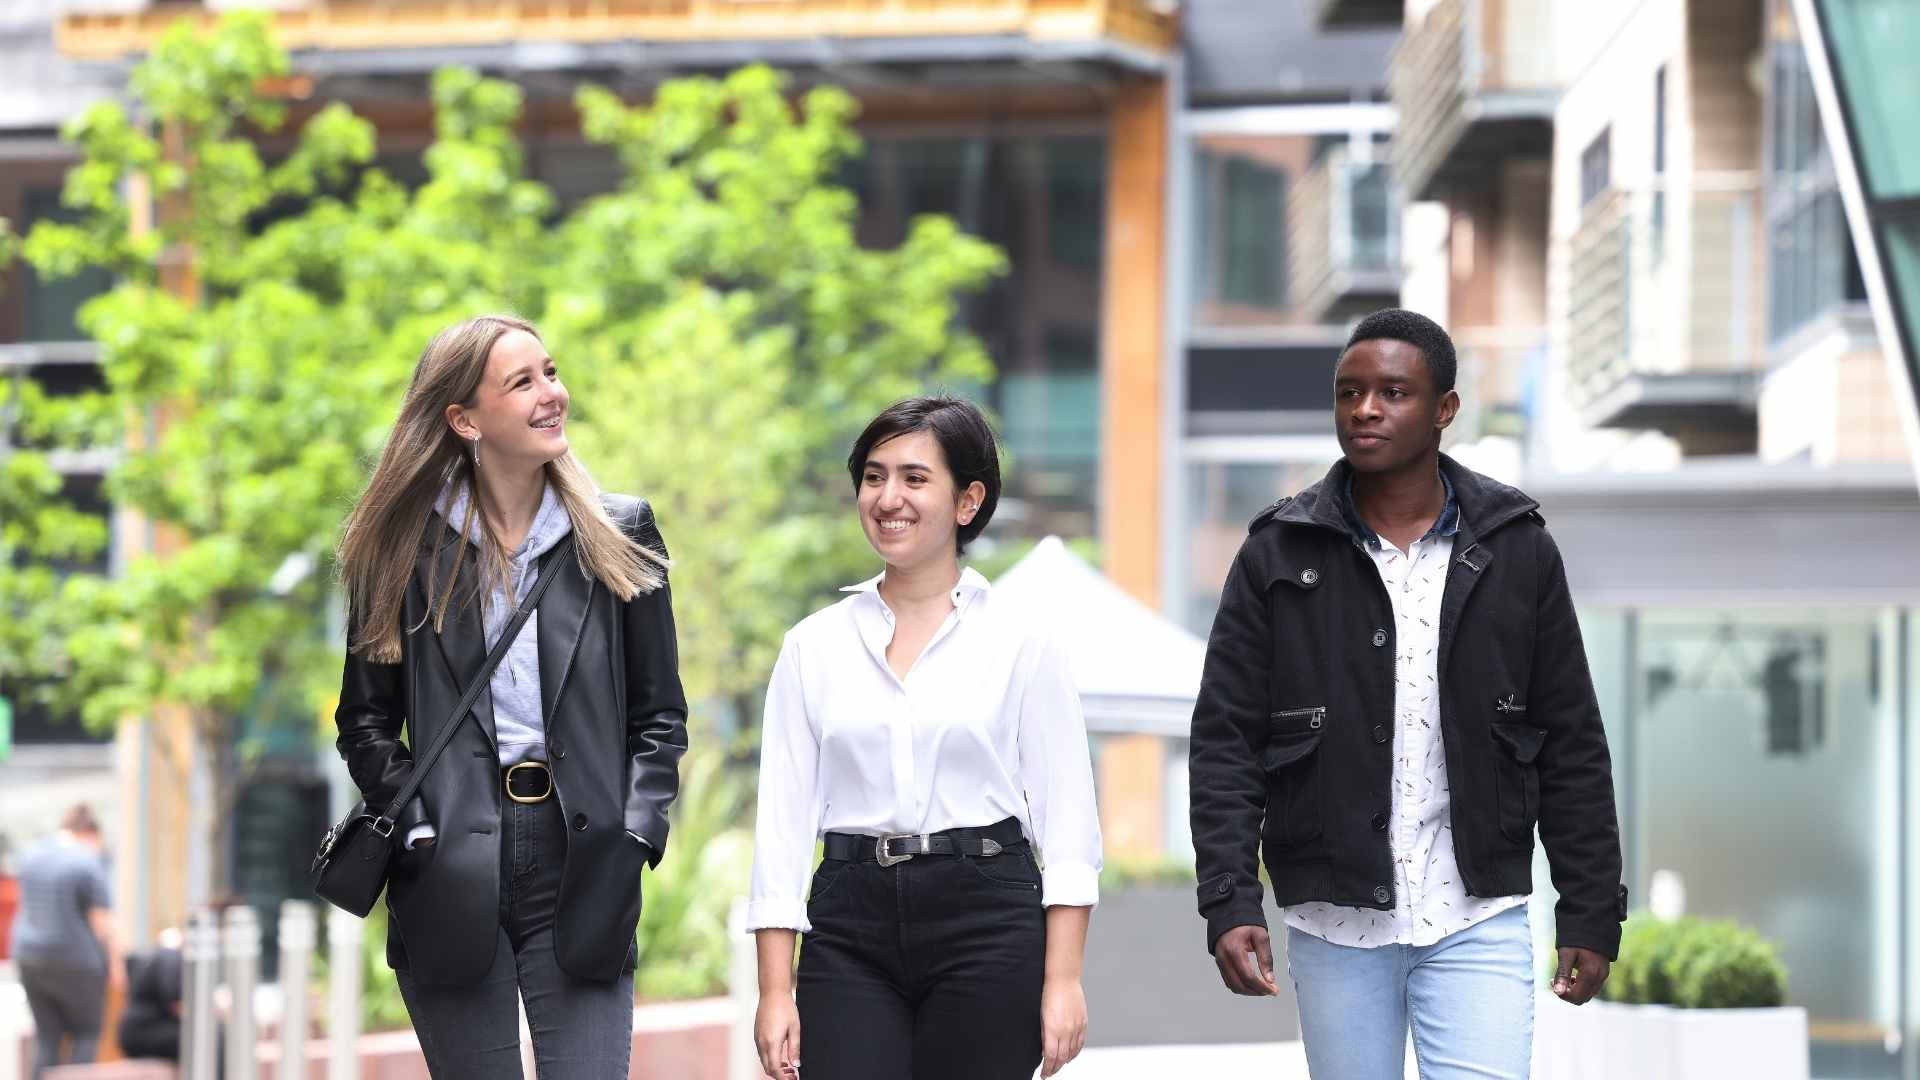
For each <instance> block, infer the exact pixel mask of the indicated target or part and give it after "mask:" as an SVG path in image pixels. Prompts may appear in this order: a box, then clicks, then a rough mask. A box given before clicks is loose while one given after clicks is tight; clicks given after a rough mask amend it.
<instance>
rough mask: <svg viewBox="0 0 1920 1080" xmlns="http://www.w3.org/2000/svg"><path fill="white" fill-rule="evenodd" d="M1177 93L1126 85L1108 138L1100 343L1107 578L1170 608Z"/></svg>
mask: <svg viewBox="0 0 1920 1080" xmlns="http://www.w3.org/2000/svg"><path fill="white" fill-rule="evenodd" d="M1168 108H1169V103H1168V101H1167V85H1166V83H1164V82H1162V81H1160V80H1157V79H1156V80H1152V81H1144V80H1143V81H1138V82H1129V83H1126V84H1123V85H1122V86H1121V87H1120V89H1119V91H1118V93H1117V94H1116V96H1115V98H1114V101H1113V111H1112V112H1111V114H1110V115H1109V120H1108V136H1107V221H1106V254H1105V258H1106V265H1105V268H1104V277H1105V293H1106V296H1105V310H1104V312H1103V313H1102V316H1101V341H1100V495H1099V498H1100V506H1099V514H1100V545H1101V548H1102V550H1103V551H1104V553H1105V555H1104V561H1105V563H1106V566H1105V569H1106V572H1107V576H1108V577H1109V578H1111V579H1113V581H1114V583H1115V584H1117V585H1119V586H1120V587H1121V588H1123V589H1125V590H1126V591H1127V592H1128V593H1129V594H1131V595H1132V596H1134V597H1135V598H1136V599H1138V600H1139V601H1140V602H1141V603H1144V604H1147V605H1149V606H1151V607H1155V608H1157V607H1159V604H1160V513H1161V507H1160V470H1161V468H1162V464H1161V446H1160V441H1161V438H1160V422H1161V415H1160V410H1161V407H1162V401H1161V364H1162V362H1163V357H1162V355H1161V352H1162V349H1163V348H1164V344H1165V341H1166V334H1165V327H1166V317H1167V315H1166V296H1165V281H1166V278H1165V270H1164V268H1165V264H1166V254H1167V250H1168V245H1167V236H1166V205H1167V201H1166V185H1167V171H1168V170H1167V166H1168V147H1167V109H1168Z"/></svg>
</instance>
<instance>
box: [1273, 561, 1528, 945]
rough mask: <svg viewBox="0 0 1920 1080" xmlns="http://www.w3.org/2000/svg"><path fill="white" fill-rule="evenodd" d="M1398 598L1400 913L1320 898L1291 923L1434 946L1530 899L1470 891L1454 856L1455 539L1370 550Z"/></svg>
mask: <svg viewBox="0 0 1920 1080" xmlns="http://www.w3.org/2000/svg"><path fill="white" fill-rule="evenodd" d="M1363 547H1364V549H1365V550H1366V552H1367V553H1368V554H1369V555H1371V556H1372V557H1373V563H1374V566H1375V567H1376V568H1377V569H1378V570H1379V571H1380V580H1381V582H1382V583H1384V584H1385V585H1386V587H1387V596H1388V598H1389V599H1390V600H1391V601H1392V602H1393V618H1394V631H1395V633H1394V637H1395V640H1396V642H1397V643H1398V645H1399V651H1398V652H1397V653H1396V654H1395V656H1394V662H1393V668H1394V688H1393V715H1394V728H1395V730H1394V743H1393V803H1392V818H1391V819H1390V822H1389V826H1388V827H1389V830H1390V831H1389V837H1390V839H1391V844H1392V849H1393V873H1394V879H1395V880H1394V890H1393V894H1394V906H1393V910H1392V911H1374V910H1371V909H1369V908H1353V907H1340V906H1337V905H1334V904H1329V903H1324V902H1315V903H1309V904H1298V905H1295V906H1293V907H1290V908H1288V909H1287V925H1288V926H1291V927H1294V928H1295V929H1297V930H1301V931H1304V932H1306V933H1309V934H1312V935H1313V936H1314V937H1317V938H1320V939H1321V940H1323V941H1329V942H1332V943H1333V944H1335V945H1348V946H1353V947H1357V948H1371V947H1374V946H1377V945H1421V946H1424V945H1431V944H1433V943H1434V942H1436V941H1439V940H1440V939H1441V938H1443V937H1446V936H1447V935H1448V934H1454V933H1458V932H1459V931H1461V930H1465V929H1466V928H1468V927H1470V926H1473V925H1474V924H1476V923H1479V922H1481V921H1482V920H1484V919H1490V918H1492V917H1493V916H1495V915H1498V914H1500V913H1501V912H1503V911H1505V910H1507V909H1508V908H1511V907H1515V906H1518V905H1520V904H1523V903H1526V899H1527V898H1526V897H1524V896H1503V897H1495V898H1484V897H1476V896H1469V895H1467V886H1466V883H1465V882H1463V881H1462V880H1460V865H1459V862H1458V860H1457V859H1456V857H1455V855H1454V850H1453V825H1452V824H1451V822H1450V820H1449V817H1448V809H1449V807H1450V806H1451V805H1452V803H1453V796H1452V790H1451V788H1450V787H1449V786H1448V784H1447V751H1446V745H1445V743H1444V741H1443V740H1442V739H1441V737H1440V678H1439V666H1440V598H1441V594H1442V592H1443V591H1444V590H1445V588H1446V584H1447V565H1448V564H1449V563H1450V562H1451V561H1452V559H1453V537H1452V536H1443V535H1440V534H1438V533H1429V534H1428V535H1427V536H1426V537H1424V538H1422V539H1420V540H1418V541H1416V542H1415V543H1414V544H1413V546H1412V547H1410V548H1409V549H1408V550H1406V551H1404V552H1403V551H1401V550H1400V549H1399V548H1397V547H1395V546H1393V544H1392V543H1391V542H1389V541H1387V540H1385V539H1380V540H1379V541H1378V542H1377V543H1373V542H1369V543H1367V544H1365V545H1363Z"/></svg>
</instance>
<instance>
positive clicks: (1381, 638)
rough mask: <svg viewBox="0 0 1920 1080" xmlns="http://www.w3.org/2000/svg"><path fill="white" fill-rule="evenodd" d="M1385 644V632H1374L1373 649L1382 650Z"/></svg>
mask: <svg viewBox="0 0 1920 1080" xmlns="http://www.w3.org/2000/svg"><path fill="white" fill-rule="evenodd" d="M1386 644H1387V632H1386V631H1385V630H1375V631H1374V632H1373V647H1374V648H1376V649H1379V648H1384V647H1385V646H1386Z"/></svg>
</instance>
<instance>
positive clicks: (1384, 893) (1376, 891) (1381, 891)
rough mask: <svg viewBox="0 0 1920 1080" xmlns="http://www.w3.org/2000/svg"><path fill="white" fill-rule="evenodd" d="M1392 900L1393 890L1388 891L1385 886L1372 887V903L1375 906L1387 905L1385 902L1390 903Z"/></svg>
mask: <svg viewBox="0 0 1920 1080" xmlns="http://www.w3.org/2000/svg"><path fill="white" fill-rule="evenodd" d="M1392 899H1393V890H1392V889H1389V888H1387V887H1386V886H1385V885H1375V886H1374V887H1373V902H1374V903H1376V904H1384V903H1387V902H1389V901H1391V900H1392Z"/></svg>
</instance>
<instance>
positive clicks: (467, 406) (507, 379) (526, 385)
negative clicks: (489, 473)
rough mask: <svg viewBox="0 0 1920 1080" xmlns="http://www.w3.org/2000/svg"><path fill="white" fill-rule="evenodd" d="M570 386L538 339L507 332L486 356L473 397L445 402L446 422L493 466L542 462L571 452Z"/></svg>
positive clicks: (526, 334) (511, 331) (522, 332)
mask: <svg viewBox="0 0 1920 1080" xmlns="http://www.w3.org/2000/svg"><path fill="white" fill-rule="evenodd" d="M569 401H570V399H569V398H568V396H567V388H566V386H565V385H563V384H562V383H561V382H560V372H559V369H558V368H556V367H555V366H554V363H553V357H551V356H548V355H547V347H546V346H545V345H542V344H541V343H540V339H539V338H537V337H534V336H533V335H532V334H529V333H527V332H526V331H524V330H509V331H507V332H506V333H505V334H502V335H501V336H500V339H499V340H498V341H495V342H494V343H493V350H492V351H491V352H489V353H488V354H487V370H486V374H484V375H482V376H481V377H480V385H479V386H478V387H476V388H475V389H474V391H473V397H472V398H471V399H470V400H468V401H467V402H465V403H464V404H459V405H449V406H447V423H448V425H449V426H451V427H452V428H453V431H454V434H456V435H459V436H460V437H461V438H463V439H466V440H468V441H469V442H470V443H471V444H472V445H473V449H474V452H475V454H476V455H477V456H478V457H479V458H480V462H481V465H480V467H481V468H482V469H485V468H486V467H487V466H489V465H494V466H504V467H508V468H513V467H516V466H540V465H545V464H546V463H547V462H549V461H553V460H555V459H557V458H559V457H561V456H562V455H564V454H565V453H566V452H567V426H566V421H567V405H568V403H569Z"/></svg>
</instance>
